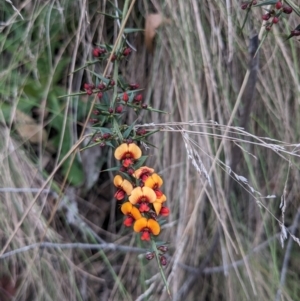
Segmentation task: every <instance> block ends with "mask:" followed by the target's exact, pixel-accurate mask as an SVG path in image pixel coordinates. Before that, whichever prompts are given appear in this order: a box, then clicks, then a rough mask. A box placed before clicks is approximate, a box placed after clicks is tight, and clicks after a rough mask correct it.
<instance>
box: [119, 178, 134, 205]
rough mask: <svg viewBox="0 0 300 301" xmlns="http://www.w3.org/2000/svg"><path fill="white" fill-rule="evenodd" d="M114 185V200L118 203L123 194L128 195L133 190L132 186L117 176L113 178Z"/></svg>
mask: <svg viewBox="0 0 300 301" xmlns="http://www.w3.org/2000/svg"><path fill="white" fill-rule="evenodd" d="M114 185H115V186H116V187H117V188H118V190H117V192H116V193H115V198H116V199H117V200H118V201H120V200H122V199H123V198H124V197H125V193H126V194H127V195H130V194H131V191H132V189H133V186H132V184H131V183H130V182H129V181H128V180H126V179H123V178H122V177H121V176H119V175H117V176H115V177H114Z"/></svg>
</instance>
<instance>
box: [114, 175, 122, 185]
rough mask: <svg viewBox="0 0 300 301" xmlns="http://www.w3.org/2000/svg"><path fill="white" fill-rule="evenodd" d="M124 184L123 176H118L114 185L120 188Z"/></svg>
mask: <svg viewBox="0 0 300 301" xmlns="http://www.w3.org/2000/svg"><path fill="white" fill-rule="evenodd" d="M122 182H123V178H122V177H121V176H119V175H116V176H115V177H114V185H115V186H116V187H120V186H121V184H122Z"/></svg>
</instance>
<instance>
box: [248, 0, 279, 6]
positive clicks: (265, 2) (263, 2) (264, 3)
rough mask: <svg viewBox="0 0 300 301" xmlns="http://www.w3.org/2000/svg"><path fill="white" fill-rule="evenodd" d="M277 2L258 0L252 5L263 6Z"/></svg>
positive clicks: (275, 0)
mask: <svg viewBox="0 0 300 301" xmlns="http://www.w3.org/2000/svg"><path fill="white" fill-rule="evenodd" d="M277 2H278V0H266V1H262V2H259V3H257V4H256V5H252V6H253V7H257V6H265V5H274V4H276V3H277Z"/></svg>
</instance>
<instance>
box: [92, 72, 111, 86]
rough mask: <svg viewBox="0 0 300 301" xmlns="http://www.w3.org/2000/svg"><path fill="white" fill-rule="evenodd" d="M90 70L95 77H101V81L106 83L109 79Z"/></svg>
mask: <svg viewBox="0 0 300 301" xmlns="http://www.w3.org/2000/svg"><path fill="white" fill-rule="evenodd" d="M90 72H91V73H92V74H94V75H95V76H96V77H98V78H99V79H101V81H103V82H104V83H105V84H106V85H107V84H108V83H109V81H110V80H109V79H108V78H106V77H104V76H102V75H101V74H99V73H96V72H93V71H92V70H90Z"/></svg>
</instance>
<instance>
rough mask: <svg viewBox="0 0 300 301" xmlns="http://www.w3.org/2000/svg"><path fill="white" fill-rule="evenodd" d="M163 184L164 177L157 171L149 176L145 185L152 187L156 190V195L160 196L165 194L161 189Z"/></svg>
mask: <svg viewBox="0 0 300 301" xmlns="http://www.w3.org/2000/svg"><path fill="white" fill-rule="evenodd" d="M162 184H163V180H162V178H161V177H160V176H159V175H158V174H156V173H154V174H153V175H151V176H149V177H148V178H147V180H146V181H145V186H147V187H150V188H152V189H153V190H154V191H155V193H156V196H157V197H158V198H159V197H161V196H162V195H163V193H162V192H161V190H160V189H159V188H160V187H161V186H162Z"/></svg>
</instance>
